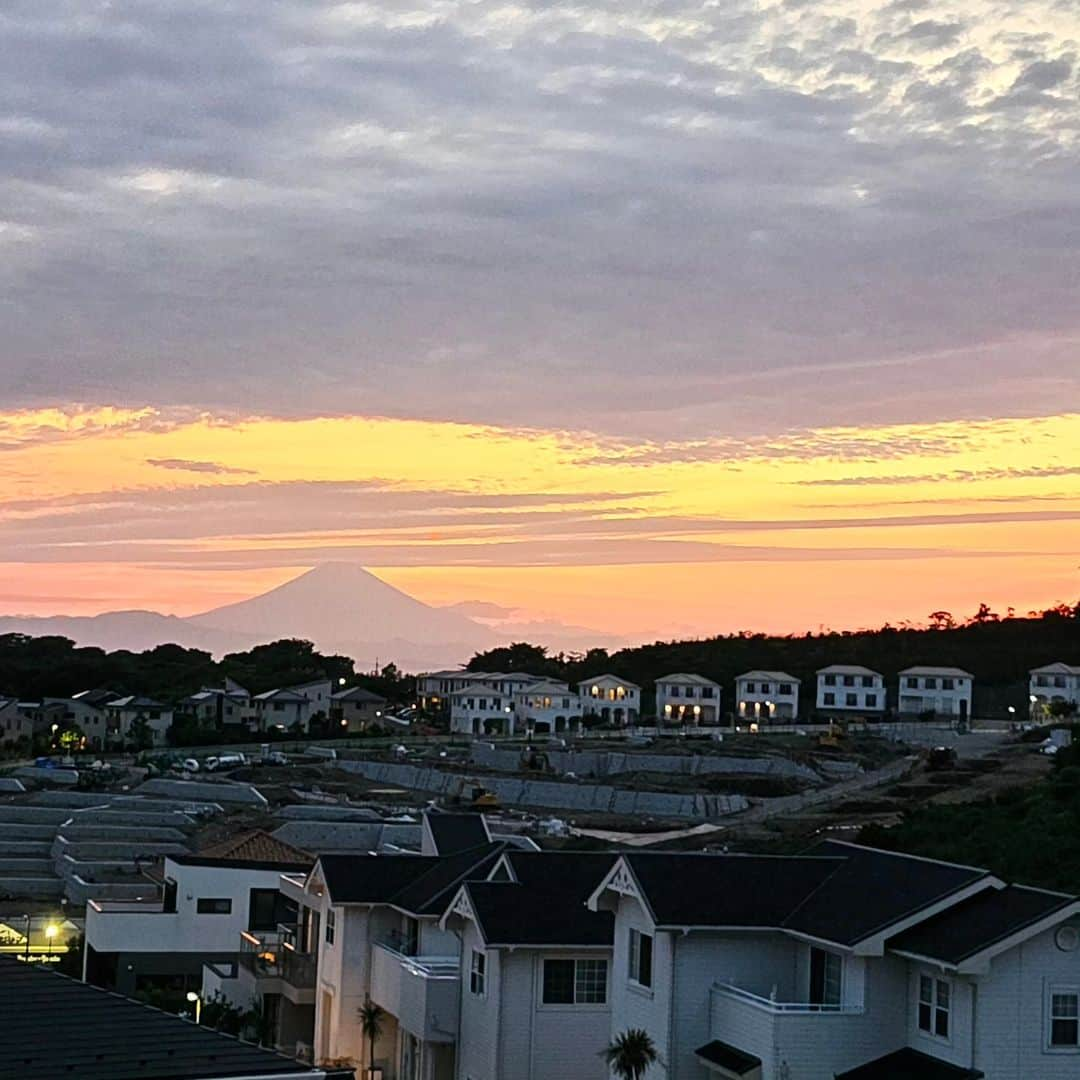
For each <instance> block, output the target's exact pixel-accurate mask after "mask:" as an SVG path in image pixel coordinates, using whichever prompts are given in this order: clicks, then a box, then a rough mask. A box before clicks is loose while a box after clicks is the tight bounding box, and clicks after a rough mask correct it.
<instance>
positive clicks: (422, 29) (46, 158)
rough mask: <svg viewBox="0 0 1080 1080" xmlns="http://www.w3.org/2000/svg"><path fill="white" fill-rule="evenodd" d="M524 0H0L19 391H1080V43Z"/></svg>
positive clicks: (970, 21) (587, 400)
mask: <svg viewBox="0 0 1080 1080" xmlns="http://www.w3.org/2000/svg"><path fill="white" fill-rule="evenodd" d="M1031 3H1032V5H1033V6H1036V7H1037V6H1038V5H1040V4H1045V7H1046V11H1047V13H1049V12H1050V11H1051V10H1055V12H1056V13H1055V17H1054V19H1050V18H1049V17H1048V18H1047V19H1046V20H1044V22H1045V25H1047V26H1051V25H1058V26H1060V25H1062V23H1063V20H1065V18H1066V17H1067V16H1066V13H1065V12H1063V11H1062V10H1061V9H1060V8H1057V9H1055V8H1054V4H1053V0H1031ZM509 10H510V9H507V8H506V5H505V4H503V3H501V2H500V0H478V2H475V3H468V4H464V3H457V2H452V0H448V2H445V3H443V2H436V0H364V2H362V3H354V4H340V3H336V2H332V0H280V2H278V3H275V4H269V5H268V4H265V3H256V0H234V2H231V3H229V4H220V3H216V4H215V3H211V2H209V0H159V2H157V3H155V4H152V5H148V4H143V3H138V2H136V0H114V2H113V3H111V4H109V5H100V6H97V7H94V8H93V9H92V10H90V11H88V10H87V9H86V7H85V5H82V4H79V3H77V2H76V0H32V2H31V0H11V2H9V3H7V4H5V6H4V16H3V21H2V22H0V102H2V103H3V104H2V106H0V333H2V334H3V338H4V343H5V344H4V358H5V362H4V364H3V367H2V370H0V407H15V406H22V405H32V404H35V403H43V402H54V401H57V400H63V401H70V400H78V401H88V402H116V403H131V404H141V403H144V402H155V403H162V404H173V405H175V404H185V405H192V406H195V407H198V408H204V409H210V410H214V411H220V410H228V409H237V408H240V409H244V410H255V411H263V412H267V413H288V414H297V413H305V412H312V411H321V412H328V411H329V412H333V411H340V412H363V413H370V412H377V413H380V414H384V415H420V416H427V417H451V418H455V419H468V420H481V421H485V422H498V421H501V420H507V421H509V422H518V423H528V424H538V425H559V426H568V427H591V428H593V429H595V430H599V431H604V432H608V433H619V432H623V431H633V432H635V433H638V434H643V433H644V434H651V435H656V434H657V433H659V432H667V431H670V430H671V427H672V425H673V424H675V423H688V422H698V421H699V419H701V418H702V417H703V418H704V420H705V422H706V423H708V424H709V425H710V426H709V427H707V428H703V429H702V430H706V431H709V430H715V429H716V427H717V426H720V425H721V424H722V423H723V422H724V421H723V420H722V419H721V418H722V417H727V416H737V417H738V418H739V423H740V424H741V425H743V426H744V427H749V426H754V427H755V428H757V429H760V430H769V431H776V430H779V429H781V428H783V427H786V426H792V425H798V426H800V427H804V426H807V424H814V425H822V424H829V423H843V422H848V421H851V420H852V419H856V418H857V419H859V421H860V422H862V421H863V420H864V419H866V418H870V419H873V420H883V419H886V420H904V419H929V418H933V417H936V416H951V415H955V414H957V413H960V414H962V415H978V414H979V413H980V412H985V411H986V408H987V405H988V404H989V406H990V407H991V408H990V411H992V412H993V411H1000V410H1001V408H1002V407H1003V403H1008V409H1009V411H1010V413H1012V414H1031V413H1038V412H1045V411H1048V410H1049V409H1052V408H1057V407H1058V405H1059V404H1060V402H1061V401H1062V400H1067V399H1068V395H1070V394H1071V395H1072V396H1074V397H1075V395H1076V393H1077V392H1078V391H1080V368H1078V367H1077V365H1076V363H1075V352H1074V350H1073V349H1072V348H1071V347H1070V346H1069V345H1067V344H1064V343H1062V341H1061V338H1062V337H1064V336H1066V335H1069V334H1074V335H1075V334H1076V333H1077V331H1078V330H1080V314H1078V312H1077V306H1076V303H1075V287H1074V286H1075V280H1076V276H1077V274H1078V273H1080V246H1078V243H1077V238H1078V236H1080V232H1078V225H1080V210H1078V208H1077V205H1076V199H1075V184H1074V180H1075V175H1076V169H1077V166H1078V164H1080V162H1078V161H1077V145H1078V143H1077V140H1076V138H1075V125H1074V123H1073V122H1071V121H1070V120H1069V103H1071V102H1074V101H1075V99H1076V91H1077V85H1076V72H1075V63H1074V60H1073V59H1072V58H1071V55H1070V53H1069V45H1068V37H1069V34H1068V29H1066V30H1062V31H1058V32H1056V33H1052V32H1050V31H1047V32H1046V33H1045V34H1042V35H1038V36H1036V35H1030V34H1028V33H1026V32H1025V31H1026V25H1027V23H1026V19H1020V18H1019V17H1017V16H1015V15H1014V14H1013V13H1012V11H1011V9H1010V8H1009V7H1008V6H1007V5H1005V4H1004V3H999V2H997V0H970V3H968V4H967V5H965V9H964V11H963V12H962V18H961V17H960V16H958V15H957V14H956V13H955V12H954V11H953V8H952V7H951V6H949V5H944V4H942V3H938V2H937V0H933V2H929V0H927V2H923V0H894V2H892V3H889V4H887V5H884V6H883V7H881V8H880V9H879V10H877V11H869V10H867V7H866V5H864V4H861V3H857V2H855V0H850V2H849V3H845V2H842V3H841V4H839V5H836V10H835V11H831V12H829V13H826V12H823V11H822V10H820V5H816V4H800V3H795V4H783V5H774V6H771V7H769V8H763V7H762V6H760V5H759V4H757V3H756V2H751V0H731V2H730V3H725V4H722V5H716V6H704V5H702V4H700V3H699V2H697V0H580V2H575V3H546V2H545V3H539V2H533V3H523V4H519V5H517V6H516V7H514V8H513V9H512V14H508V11H509ZM1028 10H1029V8H1028V5H1025V12H1027V11H1028ZM998 27H1000V28H1001V29H1000V32H998V31H997V28H998ZM1073 36H1075V34H1074V35H1073ZM1003 85H1004V86H1011V89H1010V90H1008V91H1007V92H1006V93H1005V94H997V95H996V96H995V91H994V90H993V89H992V88H993V87H995V86H996V87H1000V86H1003ZM898 103H899V104H898ZM1048 239H1050V240H1051V242H1052V244H1053V246H1052V248H1051V249H1048V247H1047V243H1048ZM1027 338H1037V339H1039V341H1038V346H1037V347H1038V351H1039V354H1040V362H1039V375H1040V377H1039V378H1037V379H1022V380H1016V378H1015V375H1016V371H1017V368H1018V366H1022V365H1023V364H1024V363H1025V361H1026V354H1025V353H1023V352H1021V351H1020V348H1019V346H1018V345H1017V343H1018V342H1021V341H1024V340H1025V339H1027ZM943 350H965V351H966V353H965V355H964V356H962V357H961V356H959V355H958V356H957V358H956V359H955V360H954V361H952V362H950V363H947V364H942V365H939V366H938V367H937V374H936V380H937V381H936V383H935V390H936V400H933V401H931V400H928V399H927V398H926V397H925V396H923V395H922V391H923V389H924V387H925V361H924V358H925V357H927V356H930V355H934V354H938V353H940V352H941V351H943ZM973 384H977V385H973ZM786 387H794V388H797V392H795V393H779V392H778V390H777V388H786Z"/></svg>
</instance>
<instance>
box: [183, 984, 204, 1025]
mask: <svg viewBox="0 0 1080 1080" xmlns="http://www.w3.org/2000/svg"><path fill="white" fill-rule="evenodd" d="M187 999H188V1001H190V1002H191V1003H192V1004H193V1005H194V1006H195V1023H196V1024H197V1023H199V1021H200V1020H201V1019H202V998H201V997H199V995H198V994H196V993H195V991H194V990H189V991H188V992H187Z"/></svg>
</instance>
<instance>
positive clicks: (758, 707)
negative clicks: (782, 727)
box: [735, 671, 799, 721]
mask: <svg viewBox="0 0 1080 1080" xmlns="http://www.w3.org/2000/svg"><path fill="white" fill-rule="evenodd" d="M735 709H736V715H738V716H739V717H740V718H741V719H744V720H762V721H769V720H794V719H795V718H796V717H797V716H798V715H799V680H798V679H796V678H795V676H794V675H789V674H788V673H787V672H786V671H747V672H745V673H744V674H742V675H737V676H736V677H735Z"/></svg>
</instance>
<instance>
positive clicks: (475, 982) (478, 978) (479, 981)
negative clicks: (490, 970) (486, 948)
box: [469, 949, 487, 997]
mask: <svg viewBox="0 0 1080 1080" xmlns="http://www.w3.org/2000/svg"><path fill="white" fill-rule="evenodd" d="M486 979H487V953H482V952H481V951H480V950H479V949H473V951H472V960H471V962H470V964H469V992H470V993H472V994H475V995H476V996H477V997H483V996H484V984H485V982H486Z"/></svg>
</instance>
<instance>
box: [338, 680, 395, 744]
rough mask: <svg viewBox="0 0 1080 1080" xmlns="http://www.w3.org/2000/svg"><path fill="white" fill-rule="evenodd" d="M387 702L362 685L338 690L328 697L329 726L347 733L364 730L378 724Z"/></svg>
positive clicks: (387, 704)
mask: <svg viewBox="0 0 1080 1080" xmlns="http://www.w3.org/2000/svg"><path fill="white" fill-rule="evenodd" d="M389 704H390V703H389V702H388V701H387V700H386V698H384V697H382V696H381V695H379V694H375V693H372V691H370V690H366V689H365V688H364V687H362V686H350V687H349V689H348V690H339V691H337V692H336V693H334V694H333V695H331V698H330V723H331V726H333V727H336V728H339V729H342V728H343V729H344V730H345V731H348V732H349V733H352V732H354V731H365V730H367V728H369V727H372V726H378V725H379V723H380V721H381V720H382V718H383V714H384V713H385V712H386V710H387V707H388V706H389Z"/></svg>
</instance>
